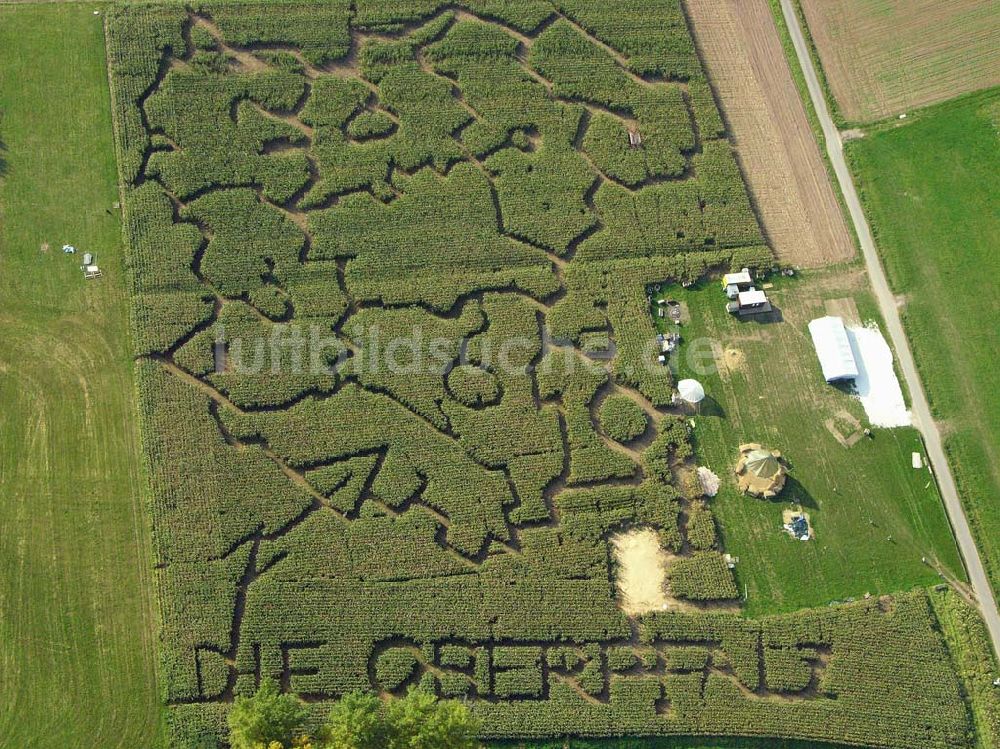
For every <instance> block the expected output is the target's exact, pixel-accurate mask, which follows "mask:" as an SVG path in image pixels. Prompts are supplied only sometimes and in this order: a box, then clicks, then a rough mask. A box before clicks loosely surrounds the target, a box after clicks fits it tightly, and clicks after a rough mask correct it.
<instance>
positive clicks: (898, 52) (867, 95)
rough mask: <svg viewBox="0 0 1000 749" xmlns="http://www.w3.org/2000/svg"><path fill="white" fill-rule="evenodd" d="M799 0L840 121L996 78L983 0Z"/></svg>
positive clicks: (997, 25) (998, 57)
mask: <svg viewBox="0 0 1000 749" xmlns="http://www.w3.org/2000/svg"><path fill="white" fill-rule="evenodd" d="M798 2H800V3H801V7H802V9H803V11H804V13H805V17H806V20H807V21H808V24H809V33H810V35H811V37H812V39H813V41H814V42H815V45H816V48H817V50H818V52H819V56H820V59H821V60H822V64H823V70H824V73H825V76H826V79H827V81H828V83H829V86H830V89H831V91H832V93H833V95H834V97H835V99H836V101H837V104H838V106H839V110H840V114H841V115H842V116H843V118H844V119H845V120H847V121H851V122H869V121H872V120H877V119H881V118H883V117H887V116H892V115H895V114H897V113H899V112H905V111H907V110H908V109H911V108H914V107H919V106H924V105H927V104H932V103H934V102H938V101H942V100H944V99H947V98H950V97H953V96H955V95H957V94H961V93H966V92H969V91H974V90H977V89H981V88H985V87H988V86H994V85H996V84H997V83H1000V47H998V45H997V43H996V39H997V35H998V34H1000V14H998V13H997V11H996V5H995V3H992V2H990V0H954V1H953V2H948V3H941V2H937V1H936V0H916V1H913V0H908V1H906V2H904V1H903V0H888V1H887V0H798Z"/></svg>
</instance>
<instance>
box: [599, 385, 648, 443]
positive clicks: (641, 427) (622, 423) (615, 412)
mask: <svg viewBox="0 0 1000 749" xmlns="http://www.w3.org/2000/svg"><path fill="white" fill-rule="evenodd" d="M600 421H601V429H602V430H604V433H605V434H606V435H608V436H609V437H610V438H611V439H613V440H616V441H618V442H630V441H631V440H634V439H635V438H636V437H638V436H639V435H641V434H642V433H643V432H645V431H646V427H647V425H648V424H649V418H648V417H647V416H646V412H645V411H643V410H642V407H641V406H639V404H638V403H636V402H635V401H633V400H632V399H631V398H629V397H628V396H627V395H611V396H608V397H607V398H605V400H604V402H603V403H602V404H601V409H600Z"/></svg>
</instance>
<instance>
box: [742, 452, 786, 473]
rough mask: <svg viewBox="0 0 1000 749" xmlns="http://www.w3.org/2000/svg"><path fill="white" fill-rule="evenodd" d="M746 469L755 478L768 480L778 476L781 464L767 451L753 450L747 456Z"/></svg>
mask: <svg viewBox="0 0 1000 749" xmlns="http://www.w3.org/2000/svg"><path fill="white" fill-rule="evenodd" d="M746 468H747V471H749V472H750V473H752V474H753V475H754V476H757V477H758V478H762V479H766V478H771V477H772V476H776V475H777V474H778V473H779V472H780V471H781V464H780V463H778V459H777V458H776V457H774V456H773V455H772V454H771V453H770V452H768V451H767V450H751V451H750V452H749V453H748V454H747V459H746Z"/></svg>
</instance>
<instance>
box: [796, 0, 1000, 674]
mask: <svg viewBox="0 0 1000 749" xmlns="http://www.w3.org/2000/svg"><path fill="white" fill-rule="evenodd" d="M781 11H782V13H783V14H784V16H785V23H786V24H788V30H789V32H790V33H791V36H792V44H793V46H794V47H795V54H796V56H797V57H798V58H799V65H800V66H801V67H802V72H803V73H804V74H805V78H806V86H807V87H808V89H809V96H810V97H811V98H812V102H813V106H814V107H815V108H816V114H817V116H818V117H819V121H820V125H821V126H822V128H823V134H824V135H825V136H826V150H827V153H828V154H829V156H830V161H831V162H832V163H833V169H834V172H835V173H836V175H837V181H838V182H839V183H840V188H841V190H842V191H843V194H844V200H845V201H846V202H847V209H848V212H849V213H850V215H851V222H852V223H853V224H854V229H855V231H856V232H857V235H858V240H859V241H860V243H861V251H862V254H863V256H864V259H865V266H866V267H867V269H868V275H869V276H870V277H871V284H872V289H873V290H874V292H875V298H876V299H877V300H878V305H879V310H880V311H881V313H882V317H883V319H884V320H885V324H886V327H887V328H888V331H889V337H890V339H891V340H892V344H893V347H894V348H895V349H896V355H897V357H898V358H899V365H900V369H901V370H902V372H903V377H904V378H905V380H906V384H907V387H908V388H909V391H910V400H911V407H912V409H913V419H914V425H915V426H916V427H917V429H918V430H919V431H920V433H921V434H922V435H923V438H924V444H925V445H926V447H927V455H928V458H929V459H930V464H931V467H932V469H933V472H934V476H935V478H936V479H937V483H938V487H939V488H940V490H941V496H942V498H943V499H944V504H945V509H946V510H947V512H948V518H949V519H950V520H951V524H952V528H953V529H954V531H955V537H956V539H957V540H958V547H959V550H960V551H961V553H962V558H963V559H964V560H965V566H966V569H967V571H968V573H969V580H970V581H971V583H972V589H973V591H974V592H975V594H976V598H977V599H978V601H979V607H980V610H981V612H982V614H983V618H984V619H985V620H986V627H987V629H988V630H989V633H990V639H991V640H992V642H993V650H994V651H995V652H996V653H997V654H998V655H1000V612H998V610H997V603H996V599H995V598H994V596H993V588H992V586H991V584H990V579H989V577H987V575H986V570H985V568H984V567H983V562H982V559H981V558H980V556H979V549H978V547H977V546H976V542H975V539H974V537H973V535H972V530H971V529H970V527H969V521H968V518H967V517H966V516H965V510H964V508H963V507H962V502H961V499H960V498H959V495H958V489H957V488H956V485H955V478H954V476H952V473H951V466H950V465H949V463H948V458H947V455H946V454H945V451H944V445H943V442H942V440H941V432H940V430H939V429H938V426H937V423H936V422H935V421H934V418H933V416H932V415H931V409H930V405H929V403H928V401H927V395H926V394H925V393H924V386H923V383H922V382H921V380H920V375H919V373H918V371H917V365H916V362H915V360H914V358H913V352H912V351H911V350H910V342H909V339H908V338H907V337H906V331H905V329H904V328H903V323H902V320H901V318H900V316H899V307H898V306H897V304H896V298H895V295H894V294H893V293H892V290H891V289H890V287H889V282H888V281H887V279H886V275H885V270H884V269H883V267H882V262H881V260H880V258H879V255H878V250H877V249H876V247H875V241H874V239H873V237H872V232H871V227H869V225H868V220H867V219H866V218H865V214H864V211H863V210H862V208H861V201H860V199H859V197H858V191H857V189H856V188H855V185H854V179H853V177H852V176H851V173H850V171H849V170H848V168H847V162H846V161H845V160H844V144H843V141H842V140H841V137H840V131H839V130H838V129H837V127H836V125H835V124H834V122H833V119H832V118H831V117H830V111H829V109H828V108H827V106H826V99H825V98H824V96H823V90H822V88H821V86H820V83H819V78H818V75H817V73H816V68H815V66H814V65H813V61H812V58H811V57H810V55H809V49H808V47H807V46H806V41H805V38H804V37H803V34H802V27H801V25H800V24H799V19H798V16H797V14H796V12H795V8H794V7H793V6H792V0H781Z"/></svg>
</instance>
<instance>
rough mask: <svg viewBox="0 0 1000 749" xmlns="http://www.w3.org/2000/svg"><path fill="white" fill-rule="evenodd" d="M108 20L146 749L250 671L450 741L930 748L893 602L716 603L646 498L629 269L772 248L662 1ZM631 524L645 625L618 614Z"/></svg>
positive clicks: (690, 542) (157, 14) (686, 537)
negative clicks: (420, 720)
mask: <svg viewBox="0 0 1000 749" xmlns="http://www.w3.org/2000/svg"><path fill="white" fill-rule="evenodd" d="M107 24H108V26H107V31H108V45H109V66H110V72H111V79H112V94H113V107H114V114H115V123H116V136H117V140H116V143H117V149H118V158H119V164H120V169H121V177H122V182H123V185H124V188H123V189H124V196H125V200H124V212H125V234H126V243H127V245H128V250H129V264H130V271H131V279H132V293H133V315H132V324H133V333H134V339H135V343H136V347H137V354H138V357H139V373H140V374H139V390H140V392H139V397H140V402H141V413H142V419H143V440H144V451H145V455H146V459H147V462H148V468H149V474H150V476H151V481H152V485H153V500H152V514H153V522H154V542H155V552H156V557H157V558H156V563H157V570H156V579H157V587H158V595H159V600H160V608H161V642H160V655H161V658H160V660H161V664H160V671H161V677H162V680H163V684H164V693H165V694H164V698H165V700H166V702H167V703H168V705H169V706H170V720H171V723H172V726H173V730H174V734H175V742H176V745H177V746H183V747H204V746H216V745H220V746H221V745H223V744H224V740H225V730H224V725H225V715H226V711H227V707H228V704H229V703H230V702H231V701H232V700H233V698H234V697H235V696H236V695H241V694H249V693H252V692H253V690H254V689H255V688H256V686H257V684H258V683H259V681H260V679H261V678H262V677H264V676H271V677H274V678H276V679H278V680H279V682H280V683H281V685H282V687H283V688H284V689H286V690H289V691H293V692H295V693H297V694H299V695H300V696H301V697H302V698H303V699H305V700H307V701H308V702H309V703H310V704H311V705H312V707H313V710H314V715H315V716H316V718H317V719H319V718H320V717H321V716H322V715H323V714H324V713H325V711H326V709H327V707H328V705H329V702H330V701H331V700H335V699H337V697H338V696H340V695H342V694H344V693H346V692H348V691H351V690H356V689H363V690H374V691H376V692H379V693H381V694H383V695H386V696H389V695H392V694H399V693H401V692H402V691H403V690H405V689H407V688H409V687H410V686H413V685H418V686H419V687H421V688H426V689H430V690H433V691H435V692H436V693H438V694H440V695H443V696H449V697H459V698H465V699H468V700H470V702H471V705H472V709H473V711H474V712H475V713H476V715H477V716H478V717H479V718H480V719H481V720H482V723H483V727H484V736H485V737H487V738H510V737H515V738H516V737H524V738H533V737H547V736H557V735H578V736H609V735H661V734H714V735H761V736H788V737H793V738H802V739H807V740H838V741H841V742H844V743H849V744H857V745H867V746H879V747H897V746H906V747H914V748H916V747H961V746H965V745H966V740H967V733H968V730H969V726H968V719H967V716H966V713H965V709H964V707H963V703H962V701H961V697H960V693H959V687H958V684H957V681H956V679H955V677H954V676H953V675H952V674H951V672H950V669H949V664H948V660H947V653H946V651H945V649H944V646H943V644H942V642H941V640H940V638H939V636H938V634H937V632H936V630H935V629H934V626H933V619H932V616H931V614H930V612H929V609H928V603H927V600H926V598H925V597H924V596H923V595H922V594H920V593H913V594H904V595H901V596H898V597H896V598H894V599H882V600H879V601H869V602H864V603H860V604H857V605H853V606H843V607H837V608H832V609H829V610H820V611H806V612H799V613H795V614H790V615H787V616H782V617H776V618H771V619H765V620H761V621H750V620H746V619H744V618H742V617H741V616H740V615H739V611H738V608H739V607H738V600H737V599H738V597H739V593H738V589H737V586H736V584H735V581H734V579H733V575H732V572H731V571H730V570H729V568H728V567H727V566H726V564H725V562H724V560H723V556H722V549H721V548H720V544H719V540H718V537H717V534H716V528H715V521H714V518H713V517H712V514H711V510H710V509H709V508H708V506H707V505H705V504H704V503H703V502H702V501H701V500H700V499H698V498H697V492H694V491H692V490H691V489H690V487H689V484H690V482H687V483H686V482H685V481H684V480H682V479H683V476H684V474H685V472H686V471H687V470H688V469H689V468H690V465H691V462H692V460H693V458H692V447H691V443H690V438H689V434H688V427H687V422H686V420H685V419H684V418H682V417H680V416H678V415H676V414H673V413H672V412H671V409H670V398H671V393H672V392H673V382H672V381H671V379H670V374H669V370H668V368H666V367H662V366H657V365H656V363H655V359H656V354H657V353H659V352H658V351H657V350H656V349H655V348H651V347H650V341H652V340H653V339H654V329H653V325H652V321H651V319H650V318H649V315H648V311H647V298H646V294H647V288H648V286H649V285H650V284H654V283H660V282H664V281H693V280H695V279H697V278H699V277H700V276H702V275H704V273H705V272H706V271H708V270H709V269H716V268H727V269H728V268H730V267H734V266H735V267H743V266H752V267H767V266H770V265H771V263H772V258H771V254H770V251H769V250H768V248H767V246H766V244H765V241H764V238H763V236H762V233H761V230H760V227H759V226H758V223H757V220H756V218H755V215H754V212H753V210H752V208H751V204H750V200H749V198H748V195H747V192H746V189H745V187H744V184H743V180H742V176H741V174H740V170H739V167H738V165H737V162H736V160H735V157H734V154H733V152H732V150H731V148H730V145H729V143H728V141H727V140H726V138H725V128H724V124H723V121H722V119H721V117H720V115H719V112H718V110H717V108H716V105H715V102H714V99H713V96H712V93H711V90H710V88H709V86H708V83H707V81H706V78H705V76H704V73H703V71H702V68H701V65H700V62H699V60H698V57H697V55H696V53H695V50H694V47H693V43H692V41H691V36H690V34H689V30H688V27H687V23H686V20H685V17H684V14H683V11H682V8H681V6H680V4H679V3H678V2H677V0H650V2H647V3H645V7H644V8H643V9H641V10H634V11H632V10H629V11H627V10H626V9H625V8H624V7H622V8H619V7H616V6H615V5H613V4H610V3H607V2H604V1H603V0H558V1H554V2H547V1H546V0H502V1H501V0H463V1H462V2H458V3H444V2H437V0H400V1H399V2H391V3H389V2H381V1H378V0H355V1H354V2H350V3H348V2H346V0H330V1H328V2H315V3H305V2H293V3H273V2H272V3H268V4H266V5H265V4H243V3H240V4H236V3H226V2H219V3H207V4H191V5H188V6H182V5H177V4H174V5H157V4H134V5H122V6H119V7H117V8H116V9H115V10H114V11H113V12H112V13H111V14H110V15H109V17H108V20H107ZM630 131H631V132H633V133H638V134H640V136H641V140H642V144H641V147H640V148H635V147H633V146H631V145H630V138H629V133H630ZM598 339H603V340H604V341H605V342H606V343H607V345H601V344H599V343H598V344H596V345H595V340H598ZM400 341H403V342H405V343H406V346H405V356H403V359H405V362H404V363H405V364H406V365H407V366H405V367H403V369H405V372H402V373H401V372H400V371H399V369H400V368H399V367H396V368H393V367H386V366H384V364H385V362H386V361H395V362H396V363H397V364H398V363H399V358H400V355H401V354H400V350H399V349H400V348H401V347H400V346H399V345H398V344H399V342H400ZM685 487H687V488H685ZM630 527H643V528H652V529H655V530H656V532H657V534H658V536H659V539H660V543H661V546H662V547H663V549H665V550H666V551H668V552H669V553H670V554H671V556H672V558H673V559H674V560H675V561H674V562H673V564H672V565H671V566H670V569H669V570H668V574H669V592H670V595H671V598H672V600H673V602H674V604H675V605H673V606H671V607H670V608H669V609H668V610H666V611H657V612H652V613H649V614H647V615H643V616H640V617H628V616H626V615H625V614H624V613H623V612H622V610H621V609H620V608H619V605H618V601H617V596H618V593H617V590H616V586H615V569H614V563H613V561H612V556H611V552H610V550H609V541H608V538H609V536H610V535H612V534H614V533H616V532H618V531H621V530H623V529H627V528H630Z"/></svg>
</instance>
